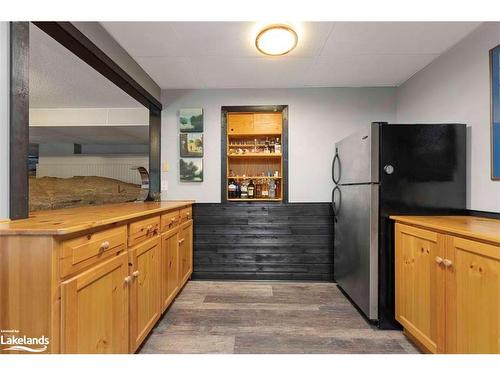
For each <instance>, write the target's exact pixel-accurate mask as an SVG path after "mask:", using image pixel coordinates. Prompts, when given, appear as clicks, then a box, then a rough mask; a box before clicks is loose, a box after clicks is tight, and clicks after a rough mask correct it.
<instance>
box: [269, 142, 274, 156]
mask: <svg viewBox="0 0 500 375" xmlns="http://www.w3.org/2000/svg"><path fill="white" fill-rule="evenodd" d="M269 152H270V153H271V154H274V152H275V149H274V139H271V142H269Z"/></svg>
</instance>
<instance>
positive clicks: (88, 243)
mask: <svg viewBox="0 0 500 375" xmlns="http://www.w3.org/2000/svg"><path fill="white" fill-rule="evenodd" d="M126 247H127V227H126V226H125V225H122V226H120V227H118V228H113V229H107V230H103V231H99V232H96V233H90V234H86V235H84V236H80V237H76V238H72V239H70V240H67V241H64V242H62V246H61V260H60V269H61V277H65V276H68V275H70V274H72V273H74V272H77V271H80V270H82V269H83V268H86V267H88V266H90V265H92V264H94V263H97V262H98V261H100V260H102V259H105V258H107V257H109V256H110V255H113V254H116V253H117V252H119V251H122V250H125V249H126Z"/></svg>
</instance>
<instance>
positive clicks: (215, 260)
mask: <svg viewBox="0 0 500 375" xmlns="http://www.w3.org/2000/svg"><path fill="white" fill-rule="evenodd" d="M330 206H331V205H330V203H260V202H250V203H240V202H237V203H235V202H231V203H197V204H195V205H194V206H193V217H194V219H195V220H194V272H193V279H198V280H201V279H214V280H216V279H219V280H220V279H230V280H314V281H332V279H333V217H332V212H331V207H330Z"/></svg>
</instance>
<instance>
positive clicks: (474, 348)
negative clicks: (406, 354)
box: [393, 216, 500, 354]
mask: <svg viewBox="0 0 500 375" xmlns="http://www.w3.org/2000/svg"><path fill="white" fill-rule="evenodd" d="M393 219H394V220H396V226H395V235H396V246H395V262H396V264H395V270H396V278H395V284H396V319H397V320H398V321H399V322H400V323H401V324H402V325H403V327H404V329H405V332H406V333H407V334H409V336H410V338H412V339H413V340H415V341H416V342H417V344H419V346H421V347H423V348H424V349H425V350H427V351H429V352H431V353H459V354H460V353H463V354H466V353H481V354H485V353H500V221H498V220H493V219H486V218H475V217H470V216H465V217H464V216H450V217H446V216H443V217H436V216H435V217H425V216H395V217H393Z"/></svg>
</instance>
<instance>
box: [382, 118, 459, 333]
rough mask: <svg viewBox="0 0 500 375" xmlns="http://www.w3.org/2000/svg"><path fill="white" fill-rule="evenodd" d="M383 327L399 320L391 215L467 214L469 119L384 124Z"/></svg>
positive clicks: (393, 325) (391, 325) (392, 325)
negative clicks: (467, 128) (449, 122)
mask: <svg viewBox="0 0 500 375" xmlns="http://www.w3.org/2000/svg"><path fill="white" fill-rule="evenodd" d="M379 206H380V218H379V229H380V231H379V326H380V327H381V328H393V327H397V326H398V323H397V322H396V321H395V319H394V311H395V295H394V291H395V289H394V223H393V222H392V220H390V219H389V216H390V215H396V214H401V215H433V214H436V215H444V214H462V213H463V210H464V209H465V208H466V126H465V125H464V124H430V125H428V124H416V125H413V124H412V125H406V124H405V125H399V124H397V125H395V124H382V126H381V127H380V195H379Z"/></svg>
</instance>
